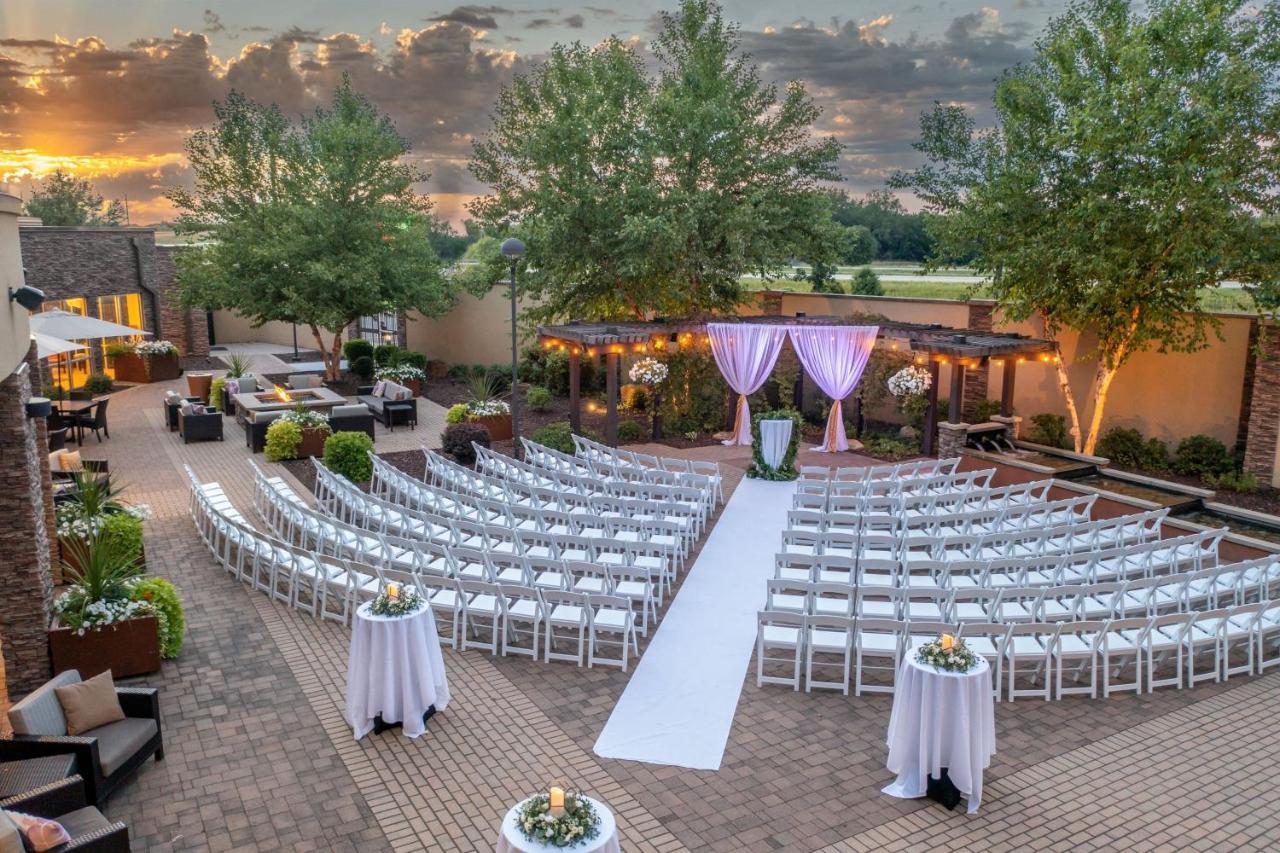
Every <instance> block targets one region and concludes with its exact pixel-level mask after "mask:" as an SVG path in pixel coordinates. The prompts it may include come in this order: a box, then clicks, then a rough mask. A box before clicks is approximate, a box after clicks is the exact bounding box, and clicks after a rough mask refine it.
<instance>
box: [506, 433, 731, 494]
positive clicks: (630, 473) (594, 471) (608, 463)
mask: <svg viewBox="0 0 1280 853" xmlns="http://www.w3.org/2000/svg"><path fill="white" fill-rule="evenodd" d="M520 441H521V443H522V444H523V446H524V459H525V461H526V462H529V463H530V464H533V465H537V466H539V467H543V468H550V469H552V470H558V471H565V472H567V473H571V474H578V475H580V476H592V477H597V478H600V479H606V478H612V479H615V480H638V481H640V482H642V483H656V484H660V485H669V486H688V487H690V488H694V489H697V490H699V491H701V492H705V493H707V495H708V497H709V498H710V500H711V501H713V502H714V501H715V499H716V492H715V483H714V482H713V480H712V478H711V477H710V476H708V475H706V474H694V473H692V472H689V471H667V470H664V469H662V468H649V467H644V466H640V465H627V464H624V463H622V462H620V461H619V460H617V459H607V460H606V459H600V458H598V457H597V458H584V457H581V456H574V455H572V454H568V453H562V452H560V451H559V450H556V449H555V448H552V447H547V446H545V445H542V444H538V443H537V442H536V441H531V440H529V439H528V438H524V437H522V438H521V439H520Z"/></svg>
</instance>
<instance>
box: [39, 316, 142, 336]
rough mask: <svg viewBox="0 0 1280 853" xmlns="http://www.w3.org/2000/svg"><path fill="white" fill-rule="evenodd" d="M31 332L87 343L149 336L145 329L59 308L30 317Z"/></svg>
mask: <svg viewBox="0 0 1280 853" xmlns="http://www.w3.org/2000/svg"><path fill="white" fill-rule="evenodd" d="M31 331H33V332H36V333H38V334H42V335H52V336H54V337H55V338H64V339H66V340H72V341H89V340H96V339H97V338H127V337H129V336H130V335H149V334H151V333H150V332H148V331H147V330H146V329H135V328H133V327H132V326H122V325H120V324H119V323H112V322H110V321H107V320H99V319H98V318H97V317H86V316H84V315H83V314H72V313H71V312H70V311H63V310H62V309H61V308H57V309H54V310H53V311H42V312H40V313H39V314H32V315H31Z"/></svg>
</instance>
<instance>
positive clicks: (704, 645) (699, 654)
mask: <svg viewBox="0 0 1280 853" xmlns="http://www.w3.org/2000/svg"><path fill="white" fill-rule="evenodd" d="M795 488H796V487H795V483H773V482H768V481H765V480H750V479H744V480H743V481H742V482H741V483H740V484H739V485H738V487H737V488H736V489H734V492H733V496H732V497H731V498H730V499H729V503H728V505H727V506H726V507H725V509H724V512H723V513H722V514H721V515H720V519H719V521H718V522H717V523H716V526H715V529H713V530H712V531H711V535H710V536H708V537H707V541H706V544H705V545H704V546H703V548H702V552H701V553H700V554H699V555H698V559H697V560H695V561H694V564H693V566H692V568H690V569H689V575H688V577H686V578H685V581H684V584H683V585H682V586H681V587H680V590H679V592H678V594H677V595H676V598H675V601H673V602H672V604H671V607H670V609H668V611H667V614H666V616H664V617H663V619H662V623H661V624H660V625H659V627H658V630H657V633H656V634H654V637H653V641H652V642H651V643H649V647H648V648H647V649H645V652H644V657H642V658H641V659H640V665H639V666H637V667H636V671H635V674H634V675H633V676H632V677H631V681H630V682H628V683H627V689H626V690H624V691H623V693H622V698H620V699H619V700H618V704H617V705H615V706H614V709H613V713H612V714H611V715H610V716H609V721H608V722H607V723H605V727H604V731H602V732H601V733H600V737H599V739H598V740H596V745H595V752H596V755H600V756H604V757H605V758H627V759H631V760H633V761H647V762H649V763H650V764H675V765H677V766H680V767H692V768H694V769H695V770H719V769H720V760H721V759H722V758H723V757H724V747H725V743H726V742H727V741H728V739H729V727H730V726H731V725H732V724H733V715H734V711H735V710H736V709H737V707H738V695H739V694H740V693H741V692H742V683H743V678H744V677H745V676H746V672H747V665H748V664H749V663H750V661H751V653H752V651H753V650H754V648H755V639H756V613H757V612H758V611H759V610H760V608H761V607H763V606H764V602H765V598H766V594H767V586H768V585H767V583H766V581H767V580H768V579H769V578H771V577H773V567H774V555H776V554H777V552H778V548H779V547H780V543H781V534H782V530H783V529H784V528H785V527H786V525H787V510H788V509H790V508H791V496H792V494H794V493H795Z"/></svg>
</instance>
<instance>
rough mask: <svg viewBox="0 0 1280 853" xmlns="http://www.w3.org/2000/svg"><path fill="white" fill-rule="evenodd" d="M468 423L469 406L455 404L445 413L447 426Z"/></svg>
mask: <svg viewBox="0 0 1280 853" xmlns="http://www.w3.org/2000/svg"><path fill="white" fill-rule="evenodd" d="M466 421H467V404H466V403H454V404H453V405H452V406H450V407H449V411H447V412H445V413H444V422H445V423H446V424H461V423H466Z"/></svg>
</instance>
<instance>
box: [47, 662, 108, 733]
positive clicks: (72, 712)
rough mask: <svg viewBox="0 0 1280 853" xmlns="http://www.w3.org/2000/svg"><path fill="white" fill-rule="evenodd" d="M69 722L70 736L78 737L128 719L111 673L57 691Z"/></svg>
mask: <svg viewBox="0 0 1280 853" xmlns="http://www.w3.org/2000/svg"><path fill="white" fill-rule="evenodd" d="M53 692H54V693H55V694H56V695H57V697H58V704H59V705H61V706H62V713H63V715H64V716H66V718H67V734H69V735H78V734H83V733H84V732H87V731H89V730H90V729H96V728H98V727H99V726H105V725H106V724H107V723H114V722H116V721H117V720H123V719H124V709H122V708H121V707H120V699H119V697H117V696H116V684H115V682H114V681H113V680H112V678H111V670H107V671H106V672H103V673H99V674H98V675H95V676H94V677H93V678H90V679H88V680H86V681H81V682H80V683H78V684H67V685H64V686H62V687H55V688H53Z"/></svg>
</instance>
